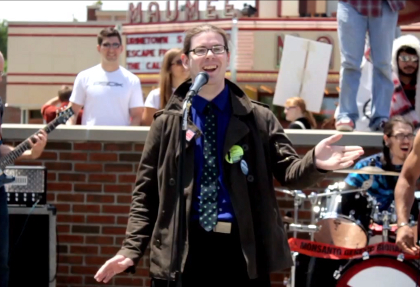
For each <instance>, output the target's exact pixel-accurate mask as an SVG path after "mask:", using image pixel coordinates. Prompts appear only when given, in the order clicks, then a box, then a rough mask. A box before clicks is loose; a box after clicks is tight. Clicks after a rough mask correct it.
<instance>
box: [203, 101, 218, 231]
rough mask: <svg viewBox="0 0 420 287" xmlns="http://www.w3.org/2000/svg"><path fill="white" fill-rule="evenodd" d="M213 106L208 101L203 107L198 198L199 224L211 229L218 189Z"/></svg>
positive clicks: (214, 216) (214, 217)
mask: <svg viewBox="0 0 420 287" xmlns="http://www.w3.org/2000/svg"><path fill="white" fill-rule="evenodd" d="M214 109H215V106H214V105H213V104H212V103H209V104H208V105H207V106H206V108H205V111H204V112H205V114H206V120H205V123H204V146H203V154H204V166H203V173H202V175H201V192H200V195H201V198H200V209H199V212H200V225H201V226H202V227H203V228H204V229H205V230H206V231H211V230H212V229H213V227H214V226H215V225H216V224H217V191H218V189H220V186H219V182H218V177H219V171H218V168H217V154H216V144H217V138H216V135H217V134H216V132H217V128H216V123H217V117H216V115H215V113H214Z"/></svg>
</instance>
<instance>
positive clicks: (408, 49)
mask: <svg viewBox="0 0 420 287" xmlns="http://www.w3.org/2000/svg"><path fill="white" fill-rule="evenodd" d="M401 52H406V53H407V54H410V55H417V51H416V49H414V48H412V47H409V46H402V47H401V48H400V49H399V50H398V55H397V56H399V55H400V54H401ZM417 56H419V55H417Z"/></svg>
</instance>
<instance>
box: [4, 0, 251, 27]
mask: <svg viewBox="0 0 420 287" xmlns="http://www.w3.org/2000/svg"><path fill="white" fill-rule="evenodd" d="M138 2H142V3H143V4H142V6H143V7H146V8H147V5H148V4H149V3H150V2H152V1H102V3H103V4H102V10H118V11H127V10H128V5H129V3H133V4H135V5H137V3H138ZM156 2H159V6H160V9H161V10H165V9H166V1H156ZM185 2H186V1H179V5H183V4H184V3H185ZM191 2H192V1H191ZM94 3H96V1H0V22H1V21H3V20H6V21H8V22H32V21H35V22H70V21H73V19H74V18H75V19H77V21H79V22H84V21H86V6H89V5H92V4H94ZM244 3H248V4H250V5H253V6H255V1H236V0H233V1H232V0H231V1H229V4H233V5H234V6H235V8H237V9H240V8H242V7H243V4H244ZM211 4H212V5H213V6H216V9H217V10H221V9H223V6H224V4H225V1H224V0H219V1H213V2H212V3H211ZM206 5H207V1H200V10H204V8H205V7H206ZM143 9H145V8H143Z"/></svg>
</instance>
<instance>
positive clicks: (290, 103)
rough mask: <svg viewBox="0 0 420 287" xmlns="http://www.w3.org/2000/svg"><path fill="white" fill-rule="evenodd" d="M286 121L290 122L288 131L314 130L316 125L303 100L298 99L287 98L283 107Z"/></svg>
mask: <svg viewBox="0 0 420 287" xmlns="http://www.w3.org/2000/svg"><path fill="white" fill-rule="evenodd" d="M284 113H285V114H286V120H287V121H289V122H291V124H290V125H289V127H288V128H289V129H302V130H306V129H316V128H317V123H316V120H315V118H314V116H313V115H312V113H311V112H309V111H308V110H307V109H306V103H305V100H304V99H302V98H299V97H293V98H289V99H287V101H286V104H285V106H284Z"/></svg>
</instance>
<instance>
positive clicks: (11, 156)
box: [0, 119, 61, 170]
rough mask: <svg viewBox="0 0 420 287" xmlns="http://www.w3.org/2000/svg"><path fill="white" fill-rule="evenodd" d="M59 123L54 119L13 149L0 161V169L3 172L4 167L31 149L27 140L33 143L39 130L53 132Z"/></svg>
mask: <svg viewBox="0 0 420 287" xmlns="http://www.w3.org/2000/svg"><path fill="white" fill-rule="evenodd" d="M60 124H61V123H60V122H59V121H58V120H57V119H55V120H54V121H52V122H50V123H49V124H48V125H46V126H45V127H44V128H42V129H40V130H39V131H38V132H36V133H34V134H33V135H32V136H30V137H29V138H27V139H26V140H24V141H23V142H21V143H20V144H19V145H18V146H17V147H15V148H14V149H13V150H12V151H11V152H10V153H8V154H7V155H6V156H4V157H2V158H1V159H0V169H1V170H4V169H5V168H6V166H8V165H11V164H13V163H14V162H15V160H16V159H17V158H18V157H20V156H21V155H22V154H23V153H24V152H25V151H26V150H28V149H31V145H30V143H29V140H32V142H35V138H34V136H35V135H37V134H38V133H39V132H40V131H41V130H44V131H45V132H46V133H47V134H48V133H50V132H52V131H53V130H55V128H56V127H57V126H59V125H60Z"/></svg>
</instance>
